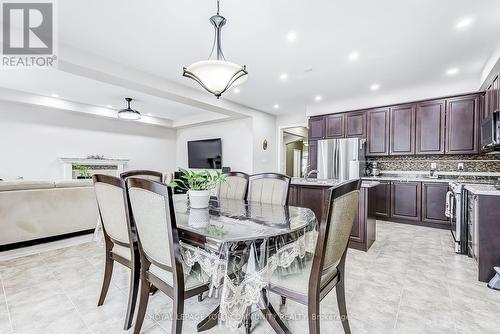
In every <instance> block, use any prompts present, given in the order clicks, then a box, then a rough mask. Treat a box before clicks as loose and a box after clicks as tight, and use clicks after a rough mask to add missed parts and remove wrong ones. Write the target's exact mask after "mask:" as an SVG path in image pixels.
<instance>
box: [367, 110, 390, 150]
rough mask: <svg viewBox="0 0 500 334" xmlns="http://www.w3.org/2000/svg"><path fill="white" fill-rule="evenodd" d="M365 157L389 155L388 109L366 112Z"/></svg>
mask: <svg viewBox="0 0 500 334" xmlns="http://www.w3.org/2000/svg"><path fill="white" fill-rule="evenodd" d="M367 123H368V124H367V127H368V129H367V144H368V148H367V151H366V155H367V156H379V155H388V154H389V108H381V109H373V110H368V111H367Z"/></svg>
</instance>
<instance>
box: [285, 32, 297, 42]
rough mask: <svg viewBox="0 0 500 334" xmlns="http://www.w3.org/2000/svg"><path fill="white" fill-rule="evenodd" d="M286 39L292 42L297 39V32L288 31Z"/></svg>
mask: <svg viewBox="0 0 500 334" xmlns="http://www.w3.org/2000/svg"><path fill="white" fill-rule="evenodd" d="M286 39H288V40H289V41H290V42H293V41H295V40H296V39H297V34H296V33H295V32H293V31H290V32H289V33H288V34H286Z"/></svg>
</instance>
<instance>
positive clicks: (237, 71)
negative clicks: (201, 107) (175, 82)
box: [183, 60, 248, 97]
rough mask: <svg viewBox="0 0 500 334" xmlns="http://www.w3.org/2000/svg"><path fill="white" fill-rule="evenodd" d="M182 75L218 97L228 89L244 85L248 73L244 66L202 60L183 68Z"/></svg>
mask: <svg viewBox="0 0 500 334" xmlns="http://www.w3.org/2000/svg"><path fill="white" fill-rule="evenodd" d="M183 75H184V76H185V77H188V78H191V79H193V80H195V81H196V82H198V83H199V84H200V85H201V86H202V87H203V88H205V89H206V90H207V91H209V92H210V93H212V94H214V95H215V96H217V97H219V96H220V95H221V94H222V93H224V92H225V91H226V90H228V89H229V88H231V87H236V86H238V85H241V84H242V83H244V82H245V81H246V80H247V77H248V72H247V71H246V69H245V66H241V65H237V64H234V63H231V62H228V61H225V60H202V61H199V62H196V63H194V64H191V65H190V66H188V67H187V68H184V74H183Z"/></svg>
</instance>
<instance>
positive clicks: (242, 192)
mask: <svg viewBox="0 0 500 334" xmlns="http://www.w3.org/2000/svg"><path fill="white" fill-rule="evenodd" d="M224 176H225V178H226V179H225V181H223V182H220V183H219V187H218V193H217V197H218V198H228V199H241V200H243V199H245V196H246V195H247V188H248V175H247V174H245V173H241V172H230V173H227V174H224Z"/></svg>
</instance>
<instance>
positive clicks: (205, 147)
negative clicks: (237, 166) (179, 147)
mask: <svg viewBox="0 0 500 334" xmlns="http://www.w3.org/2000/svg"><path fill="white" fill-rule="evenodd" d="M188 166H189V168H207V169H221V168H222V141H221V139H220V138H215V139H205V140H193V141H188Z"/></svg>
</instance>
